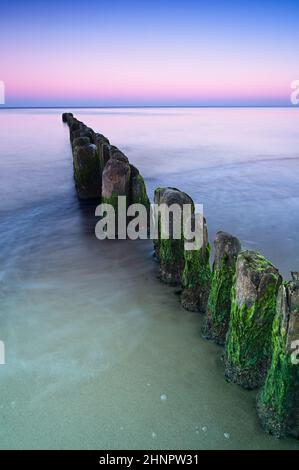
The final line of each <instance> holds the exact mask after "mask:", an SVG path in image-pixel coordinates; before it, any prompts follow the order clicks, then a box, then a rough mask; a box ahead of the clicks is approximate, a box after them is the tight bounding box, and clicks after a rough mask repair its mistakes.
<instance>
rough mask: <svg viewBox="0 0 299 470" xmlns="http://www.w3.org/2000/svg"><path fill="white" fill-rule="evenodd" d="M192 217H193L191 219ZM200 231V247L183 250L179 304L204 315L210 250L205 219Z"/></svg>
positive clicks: (208, 289)
mask: <svg viewBox="0 0 299 470" xmlns="http://www.w3.org/2000/svg"><path fill="white" fill-rule="evenodd" d="M196 215H197V216H199V215H200V214H196ZM194 217H195V215H193V216H192V219H194ZM193 225H194V224H193ZM201 230H202V231H203V236H202V244H201V246H200V247H199V248H198V249H193V250H186V249H184V261H185V263H184V270H183V275H182V287H183V291H182V296H181V303H182V306H183V307H184V308H185V309H186V310H190V311H192V312H201V313H205V311H206V307H207V301H208V296H209V292H210V288H211V268H210V251H211V249H210V245H209V241H208V229H207V224H206V220H205V219H203V222H202V227H201Z"/></svg>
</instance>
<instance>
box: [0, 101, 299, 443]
mask: <svg viewBox="0 0 299 470" xmlns="http://www.w3.org/2000/svg"><path fill="white" fill-rule="evenodd" d="M61 112H62V111H61V110H18V111H14V110H9V111H4V110H1V111H0V194H1V208H0V211H1V219H0V237H1V238H0V305H1V308H0V340H2V341H4V342H5V346H6V365H0V447H1V448H4V449H7V448H110V449H112V448H115V449H117V448H122V449H126V448H128V449H134V448H137V449H138V448H139V449H141V448H143V449H144V448H149V449H151V448H155V449H163V448H169V449H178V448H180V449H253V448H256V449H261V448H265V449H278V448H294V449H298V448H299V444H298V441H295V440H292V439H286V440H283V441H277V440H275V439H274V438H272V437H270V436H267V435H266V434H264V433H263V432H262V430H261V429H260V427H259V423H258V420H257V418H256V414H255V409H254V406H255V393H252V392H247V391H244V390H242V389H240V388H239V387H237V386H234V385H231V384H228V383H226V382H225V380H224V378H223V368H222V363H221V353H222V349H221V348H218V347H217V346H215V345H214V344H212V343H209V342H206V341H205V340H203V339H202V338H201V336H200V324H201V317H200V316H199V315H197V314H194V313H189V312H186V311H185V310H183V309H182V308H181V307H180V305H179V302H178V297H177V296H176V295H175V294H174V290H173V289H172V288H169V287H166V286H164V285H161V284H160V283H159V282H158V280H157V279H156V271H157V266H156V264H155V263H154V262H153V260H152V256H151V255H152V246H151V243H150V242H147V241H139V242H130V241H106V242H100V241H98V240H97V239H96V238H95V236H94V226H95V223H96V219H95V217H94V213H93V209H92V208H91V207H86V206H85V207H82V206H80V205H79V203H78V201H77V199H76V195H75V191H74V184H73V179H72V159H71V151H70V145H69V140H68V131H67V129H66V127H65V126H64V125H63V124H62V122H61V117H60V115H61ZM74 113H75V114H76V115H77V116H78V117H79V118H80V119H82V120H83V121H84V122H86V123H87V124H88V125H90V126H91V127H93V128H94V129H95V130H98V131H101V132H103V133H104V134H106V135H107V136H108V137H109V138H110V140H111V141H112V142H113V143H114V144H115V145H117V146H119V147H120V148H121V149H123V150H124V151H125V152H126V153H127V155H128V156H129V158H130V160H131V162H132V163H134V164H136V166H138V167H139V168H140V170H141V171H142V173H143V174H144V176H145V178H146V182H147V186H148V188H149V190H150V192H151V193H152V191H153V189H154V188H155V187H156V186H159V185H171V186H177V187H179V188H180V189H182V190H185V191H187V192H188V193H190V194H191V195H192V196H193V198H194V200H195V201H196V202H198V203H203V204H204V210H205V215H206V218H207V221H208V226H209V232H210V238H211V239H212V238H213V236H214V234H215V232H216V231H217V230H219V229H222V230H227V231H230V232H232V233H234V234H235V235H237V236H239V237H240V239H241V241H242V244H243V246H244V247H247V248H253V249H258V250H260V251H261V252H262V253H263V254H265V255H266V256H267V257H269V258H270V259H271V260H272V261H273V262H274V263H275V264H276V265H277V267H279V268H280V270H281V272H282V273H283V274H284V275H285V276H288V273H289V271H290V270H298V268H299V239H298V231H299V230H298V229H299V220H298V211H299V196H298V184H299V171H298V161H299V153H298V148H299V132H298V122H299V120H298V115H299V110H298V109H119V110H117V109H109V110H108V109H107V110H82V109H81V110H75V111H74Z"/></svg>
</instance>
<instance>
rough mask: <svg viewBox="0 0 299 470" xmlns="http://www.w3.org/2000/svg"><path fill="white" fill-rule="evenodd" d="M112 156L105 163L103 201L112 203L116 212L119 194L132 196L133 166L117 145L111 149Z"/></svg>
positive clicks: (127, 198)
mask: <svg viewBox="0 0 299 470" xmlns="http://www.w3.org/2000/svg"><path fill="white" fill-rule="evenodd" d="M110 152H111V157H110V159H109V160H108V162H107V163H106V165H105V168H104V170H103V175H102V202H103V203H106V204H111V205H112V206H113V207H114V209H115V211H116V213H117V209H118V196H126V202H127V204H128V203H129V198H130V177H131V168H130V164H129V160H128V159H127V157H126V156H125V155H124V154H123V153H122V152H121V151H120V150H118V149H117V148H116V147H112V146H111V149H110Z"/></svg>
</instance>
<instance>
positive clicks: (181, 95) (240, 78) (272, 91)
mask: <svg viewBox="0 0 299 470" xmlns="http://www.w3.org/2000/svg"><path fill="white" fill-rule="evenodd" d="M0 5H1V6H0V8H1V10H0V17H1V27H0V80H2V81H3V82H4V83H5V88H6V106H117V105H121V106H126V105H131V106H134V105H139V106H142V105H166V106H167V105H171V106H175V105H180V106H184V105H192V106H196V105H202V106H204V105H212V106H217V105H221V106H226V105H238V106H241V105H250V106H254V105H289V104H290V83H291V82H292V81H293V80H295V79H299V60H298V57H299V52H298V51H299V27H298V23H299V2H298V0H296V1H295V0H289V1H288V0H286V1H271V2H270V1H267V0H266V1H262V0H261V1H255V0H253V1H246V0H244V1H226V0H222V1H201V0H197V1H192V0H184V1H176V0H172V1H163V0H161V1H156V0H152V1H147V0H145V1H142V0H140V1H134V0H129V1H125V0H123V1H120V0H110V1H101V0H98V1H96V0H86V1H85V2H83V1H77V0H70V1H69V0H66V1H63V0H60V1H56V0H52V1H48V2H47V1H37V0H29V1H22V2H21V1H15V0H9V1H5V0H3V1H1V4H0Z"/></svg>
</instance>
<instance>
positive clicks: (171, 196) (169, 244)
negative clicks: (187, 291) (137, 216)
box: [154, 188, 194, 285]
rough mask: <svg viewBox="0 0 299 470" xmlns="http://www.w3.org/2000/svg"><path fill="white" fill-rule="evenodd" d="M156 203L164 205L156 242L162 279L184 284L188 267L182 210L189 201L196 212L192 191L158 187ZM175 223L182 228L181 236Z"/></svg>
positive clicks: (175, 283) (158, 219)
mask: <svg viewBox="0 0 299 470" xmlns="http://www.w3.org/2000/svg"><path fill="white" fill-rule="evenodd" d="M154 203H155V204H156V205H157V206H159V207H160V209H162V208H163V209H162V213H161V212H160V211H159V214H158V216H157V220H156V223H158V239H157V240H155V241H154V248H155V253H156V257H157V259H158V260H159V262H160V270H159V278H160V280H161V281H162V282H165V283H166V284H170V285H180V283H181V277H182V273H183V269H184V234H183V210H182V209H183V205H184V204H186V205H189V206H191V210H192V211H193V212H194V203H193V201H192V199H191V197H190V196H188V194H186V193H183V192H182V191H180V190H179V189H176V188H157V189H156V190H155V196H154ZM171 206H172V207H171ZM167 214H168V216H167ZM174 222H176V223H174ZM174 226H176V227H177V226H180V227H181V231H180V238H176V234H175V233H174V231H173V229H174Z"/></svg>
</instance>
